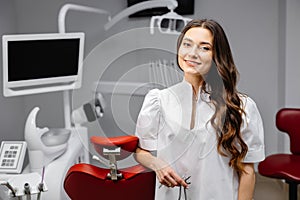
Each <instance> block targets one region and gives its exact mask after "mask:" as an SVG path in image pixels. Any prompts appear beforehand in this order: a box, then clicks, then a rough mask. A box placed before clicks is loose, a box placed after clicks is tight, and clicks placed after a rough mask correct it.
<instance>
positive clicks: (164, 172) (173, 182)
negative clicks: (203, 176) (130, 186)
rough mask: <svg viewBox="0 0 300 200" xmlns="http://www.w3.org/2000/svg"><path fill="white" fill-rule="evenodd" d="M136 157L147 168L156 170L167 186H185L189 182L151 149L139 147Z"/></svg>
mask: <svg viewBox="0 0 300 200" xmlns="http://www.w3.org/2000/svg"><path fill="white" fill-rule="evenodd" d="M135 159H136V160H137V161H138V162H139V163H141V164H142V165H144V166H145V167H147V168H150V169H152V170H153V171H155V173H156V176H157V178H158V180H159V182H160V183H161V184H162V185H165V186H167V187H174V186H180V185H181V186H183V187H185V188H187V187H188V184H187V183H186V182H185V181H184V180H183V179H182V178H181V177H180V176H179V175H178V174H177V173H176V172H175V171H174V170H173V169H172V167H171V166H170V165H169V164H167V163H166V162H164V161H162V160H160V159H159V158H156V157H154V156H153V155H152V154H151V153H150V152H149V151H146V150H144V149H141V148H137V150H136V155H135Z"/></svg>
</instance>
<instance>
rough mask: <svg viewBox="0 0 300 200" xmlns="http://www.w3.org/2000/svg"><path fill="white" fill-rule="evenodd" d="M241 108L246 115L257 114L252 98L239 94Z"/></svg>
mask: <svg viewBox="0 0 300 200" xmlns="http://www.w3.org/2000/svg"><path fill="white" fill-rule="evenodd" d="M239 96H240V99H241V100H242V107H243V109H244V111H245V112H246V113H252V112H258V108H257V104H256V102H255V100H254V99H253V98H251V97H250V96H248V95H246V94H239Z"/></svg>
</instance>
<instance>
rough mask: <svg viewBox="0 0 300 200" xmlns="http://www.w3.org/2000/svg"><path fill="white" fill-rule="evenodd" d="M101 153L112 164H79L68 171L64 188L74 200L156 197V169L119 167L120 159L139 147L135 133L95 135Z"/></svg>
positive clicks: (145, 199) (138, 199)
mask: <svg viewBox="0 0 300 200" xmlns="http://www.w3.org/2000/svg"><path fill="white" fill-rule="evenodd" d="M91 142H92V144H93V146H94V148H95V150H96V151H97V153H98V154H99V155H100V156H102V157H104V158H106V159H108V160H109V168H102V167H97V166H94V165H91V164H85V163H80V164H75V165H74V166H72V167H71V168H70V169H69V171H68V172H67V174H66V177H65V181H64V189H65V191H66V193H67V194H68V195H69V197H70V198H71V199H72V200H85V199H103V200H106V199H109V200H120V199H130V200H141V199H143V200H153V199H154V193H155V173H154V172H153V171H150V170H149V169H147V168H144V167H143V166H142V165H140V164H137V165H134V166H131V167H127V168H123V169H118V168H117V161H119V160H123V159H125V158H127V157H128V156H130V155H131V154H132V153H133V152H135V149H136V148H137V144H138V138H137V137H135V136H118V137H112V138H106V137H100V136H93V137H91Z"/></svg>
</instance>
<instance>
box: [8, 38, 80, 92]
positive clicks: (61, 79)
mask: <svg viewBox="0 0 300 200" xmlns="http://www.w3.org/2000/svg"><path fill="white" fill-rule="evenodd" d="M2 48H3V51H2V53H3V94H4V96H7V97H8V96H19V95H28V94H37V93H44V92H54V91H62V90H71V89H76V88H79V87H81V81H82V64H83V51H84V33H50V34H49V33H47V34H45V33H43V34H17V35H4V36H3V37H2Z"/></svg>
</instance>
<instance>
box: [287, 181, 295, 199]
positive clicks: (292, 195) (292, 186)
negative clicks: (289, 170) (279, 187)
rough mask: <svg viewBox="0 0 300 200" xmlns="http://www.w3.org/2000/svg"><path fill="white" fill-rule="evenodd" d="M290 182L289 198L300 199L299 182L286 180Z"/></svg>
mask: <svg viewBox="0 0 300 200" xmlns="http://www.w3.org/2000/svg"><path fill="white" fill-rule="evenodd" d="M286 182H287V183H288V184H289V200H297V199H298V197H297V196H298V183H296V182H292V181H286Z"/></svg>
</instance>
